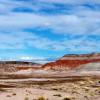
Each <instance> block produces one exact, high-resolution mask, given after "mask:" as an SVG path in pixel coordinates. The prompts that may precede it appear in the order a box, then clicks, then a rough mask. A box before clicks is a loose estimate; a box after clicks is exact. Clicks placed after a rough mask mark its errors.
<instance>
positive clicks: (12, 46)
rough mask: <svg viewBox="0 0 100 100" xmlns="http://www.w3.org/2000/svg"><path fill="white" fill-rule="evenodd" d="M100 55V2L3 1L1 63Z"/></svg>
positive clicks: (83, 0) (0, 1) (1, 7)
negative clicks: (66, 56) (64, 56)
mask: <svg viewBox="0 0 100 100" xmlns="http://www.w3.org/2000/svg"><path fill="white" fill-rule="evenodd" d="M91 52H100V1H99V0H0V59H37V58H38V59H44V58H56V57H61V56H63V55H64V54H74V53H75V54H77V53H78V54H80V53H91Z"/></svg>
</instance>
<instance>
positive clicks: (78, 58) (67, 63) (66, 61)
mask: <svg viewBox="0 0 100 100" xmlns="http://www.w3.org/2000/svg"><path fill="white" fill-rule="evenodd" d="M97 62H100V53H92V54H81V55H74V54H73V55H65V56H63V57H62V58H60V59H59V60H57V61H55V62H51V63H47V64H45V65H44V66H43V69H45V70H49V69H51V70H70V69H75V68H77V67H79V66H81V65H85V64H88V63H97Z"/></svg>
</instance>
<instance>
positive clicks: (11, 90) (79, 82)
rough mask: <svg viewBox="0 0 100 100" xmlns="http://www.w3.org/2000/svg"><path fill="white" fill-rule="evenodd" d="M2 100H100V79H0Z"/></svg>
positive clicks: (0, 98)
mask: <svg viewBox="0 0 100 100" xmlns="http://www.w3.org/2000/svg"><path fill="white" fill-rule="evenodd" d="M0 100H100V77H87V76H86V77H85V76H84V77H74V78H73V77H70V78H60V79H59V78H47V79H42V78H41V79H40V78H39V79H38V78H37V79H36V78H33V79H32V78H30V79H10V80H9V79H8V80H7V79H5V80H3V79H0Z"/></svg>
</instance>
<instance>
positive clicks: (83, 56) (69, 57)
mask: <svg viewBox="0 0 100 100" xmlns="http://www.w3.org/2000/svg"><path fill="white" fill-rule="evenodd" d="M75 59H76V60H90V59H100V53H91V54H68V55H64V56H63V57H62V58H60V59H59V60H75Z"/></svg>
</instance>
